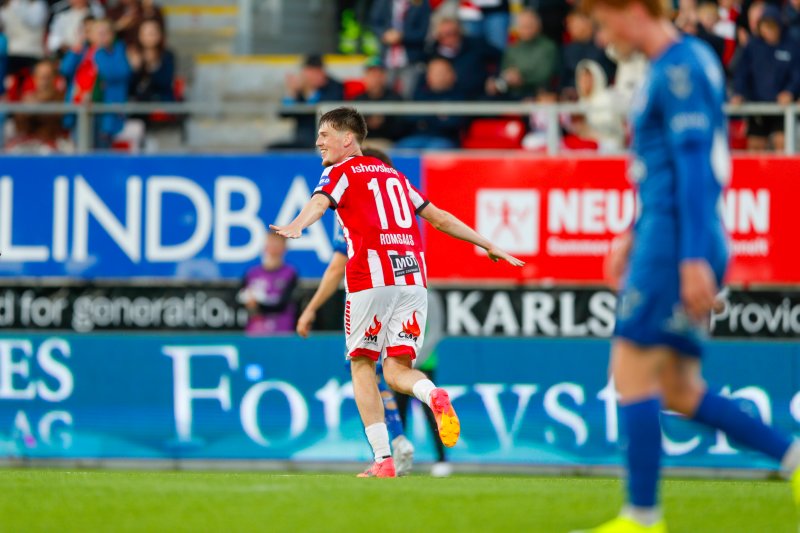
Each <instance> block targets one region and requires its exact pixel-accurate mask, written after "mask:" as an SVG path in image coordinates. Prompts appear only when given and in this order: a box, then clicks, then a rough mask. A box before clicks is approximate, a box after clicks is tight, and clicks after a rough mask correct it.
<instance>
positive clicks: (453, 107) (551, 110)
mask: <svg viewBox="0 0 800 533" xmlns="http://www.w3.org/2000/svg"><path fill="white" fill-rule="evenodd" d="M343 105H345V106H354V107H356V108H357V109H358V110H359V111H361V112H362V113H364V114H366V115H370V114H380V115H393V116H413V115H460V116H470V117H479V116H480V117H489V116H509V115H516V116H521V117H528V116H530V115H531V114H533V113H544V114H545V115H546V116H547V131H546V138H547V153H548V154H551V155H555V154H558V153H559V151H560V150H561V129H560V122H559V116H560V115H562V114H572V113H586V112H589V111H592V110H593V109H594V110H596V108H592V107H589V106H586V105H584V104H563V103H560V104H537V103H528V102H482V101H478V102H399V103H398V102H353V101H345V102H324V103H319V104H297V105H292V106H280V105H277V104H272V105H269V104H259V103H236V102H173V103H134V102H130V103H119V104H102V103H92V104H72V103H46V104H30V103H0V114H4V115H6V116H8V115H11V114H27V115H53V114H64V115H75V116H76V126H75V130H74V139H75V144H76V151H77V153H88V152H90V151H92V149H93V137H94V136H93V126H94V124H93V122H94V121H93V120H92V118H93V117H94V116H95V115H101V114H107V113H110V114H126V115H132V114H150V113H158V112H160V113H167V114H170V115H176V116H182V115H190V116H197V117H218V118H221V117H224V116H247V117H259V118H274V117H277V116H278V114H281V113H282V114H284V115H310V114H314V115H316V117H317V118H319V117H320V116H321V115H322V114H323V113H325V112H326V111H329V110H331V109H334V108H336V107H339V106H343ZM620 112H623V111H620ZM725 113H726V114H727V115H729V116H736V117H747V116H758V115H765V116H783V121H784V135H785V148H784V153H785V154H787V155H793V154H796V153H797V150H798V147H797V141H798V136H797V121H798V118H800V105H798V104H792V105H788V106H781V105H778V104H771V103H770V104H766V103H750V104H742V105H739V106H732V105H728V106H726V107H725ZM309 148H312V147H309Z"/></svg>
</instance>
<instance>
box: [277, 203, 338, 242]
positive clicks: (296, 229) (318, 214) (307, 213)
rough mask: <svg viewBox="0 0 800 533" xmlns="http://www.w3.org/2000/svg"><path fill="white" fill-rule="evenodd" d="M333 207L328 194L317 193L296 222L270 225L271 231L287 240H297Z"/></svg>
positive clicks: (297, 217) (296, 218)
mask: <svg viewBox="0 0 800 533" xmlns="http://www.w3.org/2000/svg"><path fill="white" fill-rule="evenodd" d="M331 205H332V204H331V200H330V198H329V197H328V196H327V195H326V194H324V193H322V194H320V193H317V192H315V193H314V194H313V195H312V196H311V200H309V201H308V203H307V204H306V205H305V206H304V207H303V209H302V210H301V211H300V213H299V214H298V215H297V216H296V217H295V219H294V220H292V221H291V222H290V223H289V224H287V225H285V226H275V225H273V224H270V225H269V229H271V230H272V231H274V232H275V233H277V234H278V235H281V236H283V237H286V238H287V239H297V238H299V237H300V235H301V234H302V233H303V230H304V229H306V228H307V227H309V226H310V225H311V224H313V223H314V222H316V221H317V220H319V219H320V218H322V215H323V214H325V211H326V210H327V209H328V208H329V207H330V206H331Z"/></svg>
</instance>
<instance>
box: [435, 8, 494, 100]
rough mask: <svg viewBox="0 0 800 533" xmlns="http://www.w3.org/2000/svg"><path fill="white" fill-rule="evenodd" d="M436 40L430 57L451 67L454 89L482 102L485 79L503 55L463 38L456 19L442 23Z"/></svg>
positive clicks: (484, 43)
mask: <svg viewBox="0 0 800 533" xmlns="http://www.w3.org/2000/svg"><path fill="white" fill-rule="evenodd" d="M434 37H435V40H434V41H433V42H432V43H431V44H430V46H429V48H428V57H429V58H434V57H442V58H445V59H447V60H448V61H449V62H450V63H451V64H452V66H453V68H454V69H455V73H456V87H455V89H456V91H457V92H459V93H461V94H462V95H463V98H465V99H467V100H475V99H479V98H482V97H483V95H484V86H485V84H486V79H487V78H488V76H489V74H490V73H492V71H495V70H496V67H497V65H498V63H499V62H500V51H499V50H497V49H496V48H494V47H492V46H490V45H489V44H488V43H486V41H484V40H483V39H472V38H467V37H464V35H463V33H462V30H461V25H460V24H459V22H458V20H456V19H454V18H447V17H444V18H441V19H439V21H438V23H437V24H436V30H435V32H434Z"/></svg>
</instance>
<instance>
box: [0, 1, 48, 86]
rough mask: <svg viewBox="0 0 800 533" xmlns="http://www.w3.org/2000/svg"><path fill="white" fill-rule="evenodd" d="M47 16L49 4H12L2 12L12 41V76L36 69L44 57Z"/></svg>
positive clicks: (9, 62) (1, 9) (7, 5)
mask: <svg viewBox="0 0 800 533" xmlns="http://www.w3.org/2000/svg"><path fill="white" fill-rule="evenodd" d="M47 15H48V10H47V2H45V0H8V1H7V2H6V3H5V5H3V7H2V8H0V22H1V23H2V25H3V31H4V33H5V35H6V38H7V39H8V72H7V73H8V74H16V73H17V72H19V71H20V70H23V69H32V68H33V66H34V65H36V63H38V62H39V60H40V59H42V58H43V57H44V55H45V54H44V33H45V29H46V27H47Z"/></svg>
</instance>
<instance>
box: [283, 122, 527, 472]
mask: <svg viewBox="0 0 800 533" xmlns="http://www.w3.org/2000/svg"><path fill="white" fill-rule="evenodd" d="M366 136H367V126H366V123H365V121H364V117H362V116H361V114H359V113H358V112H357V111H356V110H355V109H352V108H345V107H341V108H337V109H334V110H332V111H330V112H328V113H326V114H325V115H323V116H322V118H321V119H320V126H319V137H318V138H317V147H318V148H319V150H320V153H321V155H322V164H323V166H325V167H327V168H326V169H325V171H324V172H323V174H322V178H321V179H320V182H319V185H318V186H317V188H316V190H315V191H314V193H313V195H312V197H311V200H309V202H308V203H307V204H306V205H305V207H303V209H302V211H300V213H299V214H298V215H297V217H296V218H295V219H294V220H293V221H292V222H291V223H289V224H288V225H286V226H270V228H271V229H273V230H274V231H276V232H277V233H278V234H280V235H282V236H284V237H288V238H298V237H300V235H301V233H302V231H303V230H304V229H305V228H307V227H308V226H310V225H311V224H313V223H314V222H316V221H318V220H319V219H320V218H321V217H322V215H323V213H324V212H325V211H326V210H327V209H328V208H332V209H335V210H336V215H337V218H338V220H339V223H340V224H341V226H342V230H343V232H344V238H345V241H347V252H348V253H347V255H348V258H349V259H348V261H347V268H346V272H345V285H346V290H347V303H346V305H345V335H346V338H347V350H348V356H349V357H350V359H351V361H352V366H351V372H352V377H353V390H354V394H355V398H356V405H357V406H358V410H359V413H360V414H361V419H362V421H363V422H364V427H365V428H366V429H365V432H366V434H367V439H368V440H369V442H370V445H371V447H372V450H373V452H374V455H375V463H374V464H373V465H372V467H371V468H370V469H369V470H367V471H366V472H364V474H362V475H363V476H377V477H394V476H395V468H394V461H393V460H392V458H391V452H390V447H389V434H388V432H387V429H386V424H385V423H384V415H383V402H382V401H381V397H380V393H379V392H378V386H377V384H376V382H375V362H376V361H377V360H378V359H379V358H380V357H381V354H382V353H383V352H384V349H385V354H384V359H383V369H384V370H383V373H384V377H385V378H386V382H387V383H388V384H389V386H390V387H391V388H392V389H394V390H395V391H397V392H402V393H405V394H413V395H414V396H415V397H416V398H418V399H419V400H420V401H421V402H424V403H425V404H426V405H427V406H428V407H430V408H431V410H432V411H433V413H434V416H435V417H436V422H437V426H438V429H439V435H440V436H441V438H442V442H443V443H444V444H445V446H454V445H455V444H456V442H457V440H458V436H459V433H460V424H459V421H458V417H457V416H456V413H455V410H454V409H453V406H452V404H451V403H450V397H449V395H448V394H447V391H445V390H444V389H442V388H437V387H436V385H434V384H433V382H432V381H430V380H429V379H427V378H426V377H425V375H424V374H423V373H422V372H420V371H418V370H414V369H413V368H412V367H411V365H412V360H413V359H414V358H415V357H416V356H417V352H418V350H419V348H420V347H421V346H422V344H423V339H424V335H425V334H424V332H425V321H426V315H427V294H426V286H427V283H426V279H425V278H426V269H425V254H424V252H423V251H422V242H421V239H420V232H419V227H418V226H417V221H416V218H415V217H414V214H418V215H420V216H421V217H422V218H424V219H426V220H427V221H428V222H430V223H431V224H432V225H433V226H434V227H435V228H436V229H438V230H440V231H443V232H445V233H447V234H449V235H452V236H453V237H456V238H459V239H462V240H465V241H467V242H470V243H472V244H474V245H475V246H479V247H481V248H483V249H484V250H486V251H487V253H488V255H489V258H490V259H492V260H493V261H497V260H499V259H503V260H506V261H508V262H509V263H511V264H512V265H516V266H521V265H522V264H523V262H522V261H520V260H518V259H516V258H514V257H512V256H510V255H509V254H507V253H506V252H504V251H503V250H500V249H498V248H496V247H495V246H494V245H493V244H492V243H491V242H489V241H488V240H486V239H485V238H483V237H482V236H480V235H479V234H478V233H477V232H475V231H474V230H473V229H472V228H470V227H469V226H467V225H466V224H464V223H463V222H461V221H460V220H458V219H457V218H455V217H454V216H453V215H451V214H449V213H447V212H445V211H442V210H440V209H439V208H437V207H436V206H434V205H433V204H431V203H430V202H429V201H428V200H426V199H425V197H424V196H422V193H420V192H419V191H418V190H417V189H416V188H414V187H413V186H412V185H411V184H410V183H409V181H408V179H407V178H406V177H405V176H403V175H402V174H401V173H399V172H398V171H397V170H395V169H393V168H391V167H387V166H386V165H384V164H383V163H381V162H380V161H379V160H377V159H375V158H371V157H364V156H362V155H361V144H362V143H363V142H364V139H365V138H366Z"/></svg>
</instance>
